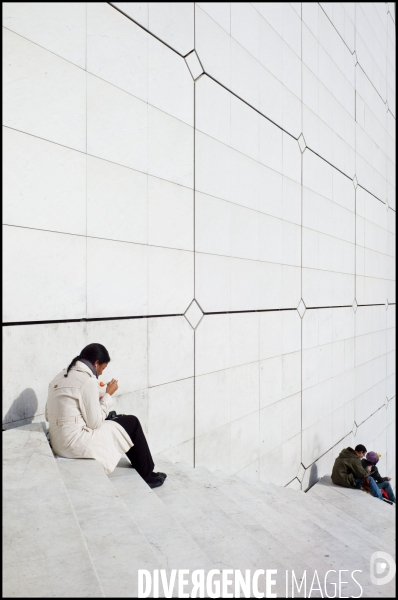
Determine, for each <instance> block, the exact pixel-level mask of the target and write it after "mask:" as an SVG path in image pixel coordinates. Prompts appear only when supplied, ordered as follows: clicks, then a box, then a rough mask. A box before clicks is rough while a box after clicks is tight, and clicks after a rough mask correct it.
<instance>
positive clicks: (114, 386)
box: [106, 379, 119, 396]
mask: <svg viewBox="0 0 398 600" xmlns="http://www.w3.org/2000/svg"><path fill="white" fill-rule="evenodd" d="M118 387H119V386H118V384H117V379H111V381H110V382H109V383H108V385H107V386H106V393H107V394H109V395H110V396H112V394H114V393H115V392H116V390H117V389H118Z"/></svg>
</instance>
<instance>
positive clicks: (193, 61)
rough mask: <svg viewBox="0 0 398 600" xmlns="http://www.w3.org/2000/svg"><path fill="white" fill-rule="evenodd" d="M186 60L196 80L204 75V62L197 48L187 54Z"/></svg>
mask: <svg viewBox="0 0 398 600" xmlns="http://www.w3.org/2000/svg"><path fill="white" fill-rule="evenodd" d="M185 62H186V63H187V65H188V69H189V72H190V73H191V75H192V77H193V79H194V80H196V79H197V78H198V77H200V76H201V75H202V73H204V70H203V67H202V64H201V62H200V60H199V58H198V55H197V54H196V52H195V50H192V52H190V53H189V54H187V55H186V57H185Z"/></svg>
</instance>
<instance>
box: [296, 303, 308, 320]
mask: <svg viewBox="0 0 398 600" xmlns="http://www.w3.org/2000/svg"><path fill="white" fill-rule="evenodd" d="M306 310H307V307H306V305H305V304H304V300H303V299H302V298H301V300H300V302H299V305H298V307H297V312H298V314H299V315H300V318H301V319H302V318H303V317H304V314H305V311H306Z"/></svg>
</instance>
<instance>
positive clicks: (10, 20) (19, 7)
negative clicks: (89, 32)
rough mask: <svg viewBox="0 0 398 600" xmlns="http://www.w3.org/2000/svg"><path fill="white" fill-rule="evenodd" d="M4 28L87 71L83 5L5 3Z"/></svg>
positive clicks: (84, 10)
mask: <svg viewBox="0 0 398 600" xmlns="http://www.w3.org/2000/svg"><path fill="white" fill-rule="evenodd" d="M3 25H4V27H6V28H7V29H10V30H11V31H14V32H15V33H18V34H19V35H21V36H22V37H24V38H26V39H28V40H30V41H31V42H34V43H35V44H38V45H39V46H42V48H45V49H46V50H50V52H53V53H54V54H58V56H61V57H62V58H65V59H66V60H68V61H70V62H72V63H74V64H75V65H77V66H78V67H80V68H82V69H84V68H85V66H86V6H85V3H84V2H35V3H26V2H4V4H3Z"/></svg>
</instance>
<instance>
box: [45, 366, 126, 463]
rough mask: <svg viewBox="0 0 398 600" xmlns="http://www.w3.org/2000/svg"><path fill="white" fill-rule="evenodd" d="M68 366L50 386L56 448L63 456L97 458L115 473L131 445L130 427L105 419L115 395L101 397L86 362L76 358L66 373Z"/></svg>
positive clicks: (48, 410)
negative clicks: (66, 374) (128, 430)
mask: <svg viewBox="0 0 398 600" xmlns="http://www.w3.org/2000/svg"><path fill="white" fill-rule="evenodd" d="M65 373H66V369H64V370H63V371H62V372H61V373H59V374H58V375H56V377H54V379H53V380H52V381H51V383H50V384H49V386H48V397H47V404H46V413H45V416H46V421H48V422H49V423H50V427H49V432H50V441H51V446H52V448H53V451H54V452H55V454H57V455H58V456H63V457H64V458H95V459H96V460H98V462H100V463H101V465H102V466H103V468H104V469H105V472H106V473H112V471H113V470H114V469H115V467H116V465H117V463H118V462H119V460H120V457H121V456H122V455H123V454H124V453H125V452H127V451H128V450H129V449H130V448H131V447H132V446H133V442H132V441H131V438H130V436H129V435H128V433H127V431H126V430H125V429H124V428H123V427H122V426H121V425H119V424H118V423H116V422H114V421H105V419H106V417H107V416H108V413H109V409H110V408H111V406H112V404H113V400H112V396H110V395H109V394H105V395H104V396H103V397H102V398H101V399H100V397H99V396H100V394H99V390H100V387H99V382H98V380H97V378H96V377H95V375H94V374H93V373H92V371H91V370H90V369H89V367H87V365H85V364H84V363H82V362H80V361H77V362H76V364H75V366H74V367H72V368H71V370H70V371H69V373H68V376H67V377H64V375H65Z"/></svg>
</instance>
